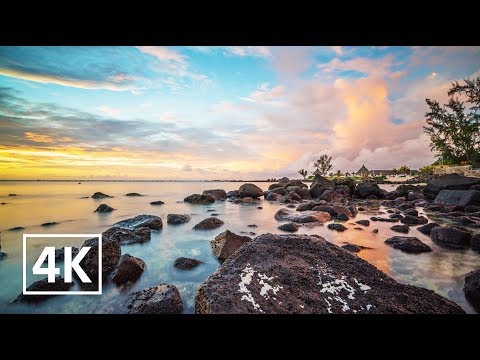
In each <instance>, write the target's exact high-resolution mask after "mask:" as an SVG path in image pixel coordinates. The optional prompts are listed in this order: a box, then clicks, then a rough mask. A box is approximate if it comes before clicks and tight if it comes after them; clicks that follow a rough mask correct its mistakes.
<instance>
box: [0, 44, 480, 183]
mask: <svg viewBox="0 0 480 360" xmlns="http://www.w3.org/2000/svg"><path fill="white" fill-rule="evenodd" d="M479 70H480V48H479V47H368V46H366V47H342V46H332V47H262V46H256V47H248V46H243V47H239V46H236V47H199V46H195V47H161V46H143V47H0V129H1V132H0V167H1V168H2V174H1V175H0V177H1V178H65V179H68V178H79V177H80V178H122V179H123V178H125V179H150V178H154V179H204V178H205V179H231V178H244V179H255V178H265V177H280V176H284V175H286V176H294V175H295V173H296V171H297V170H298V169H300V168H307V169H308V170H313V161H314V160H315V159H316V158H317V157H318V155H320V154H322V153H325V152H326V153H329V154H330V155H332V156H333V159H334V166H335V169H340V170H342V171H355V170H357V168H359V167H360V166H361V165H362V164H363V163H365V165H366V166H367V167H369V168H392V167H398V166H401V165H404V164H405V165H408V166H413V167H419V166H423V165H426V164H429V163H431V162H432V161H433V160H434V154H432V153H431V152H430V151H429V149H428V139H427V138H426V137H425V135H424V134H423V133H422V130H421V127H422V125H424V118H423V115H424V113H425V111H426V107H425V102H424V100H425V97H431V98H436V99H439V100H445V99H446V90H447V89H448V86H449V84H450V82H451V81H453V80H457V79H461V78H464V77H467V76H475V75H478V74H479Z"/></svg>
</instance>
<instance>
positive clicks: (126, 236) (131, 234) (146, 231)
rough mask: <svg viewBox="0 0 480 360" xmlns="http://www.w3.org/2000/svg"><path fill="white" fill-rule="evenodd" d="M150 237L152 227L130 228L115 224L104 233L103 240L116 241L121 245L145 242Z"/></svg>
mask: <svg viewBox="0 0 480 360" xmlns="http://www.w3.org/2000/svg"><path fill="white" fill-rule="evenodd" d="M150 239H151V229H150V228H148V227H140V228H137V229H134V230H130V229H126V228H121V227H118V226H114V227H111V228H110V229H108V230H107V231H105V232H104V233H102V240H111V241H116V242H118V243H119V244H120V245H127V244H136V243H144V242H147V241H150Z"/></svg>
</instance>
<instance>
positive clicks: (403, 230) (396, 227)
mask: <svg viewBox="0 0 480 360" xmlns="http://www.w3.org/2000/svg"><path fill="white" fill-rule="evenodd" d="M390 230H393V231H396V232H400V233H404V234H408V232H409V231H410V227H409V226H408V225H393V226H392V227H391V228H390Z"/></svg>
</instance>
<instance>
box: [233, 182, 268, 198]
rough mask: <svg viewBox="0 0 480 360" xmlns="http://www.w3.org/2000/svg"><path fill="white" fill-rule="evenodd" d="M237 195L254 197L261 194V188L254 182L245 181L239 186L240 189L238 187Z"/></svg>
mask: <svg viewBox="0 0 480 360" xmlns="http://www.w3.org/2000/svg"><path fill="white" fill-rule="evenodd" d="M238 195H239V196H240V197H241V198H244V197H251V198H253V199H254V198H259V197H261V196H263V190H262V189H260V188H259V187H258V186H257V185H255V184H250V183H246V184H243V185H242V186H240V189H238Z"/></svg>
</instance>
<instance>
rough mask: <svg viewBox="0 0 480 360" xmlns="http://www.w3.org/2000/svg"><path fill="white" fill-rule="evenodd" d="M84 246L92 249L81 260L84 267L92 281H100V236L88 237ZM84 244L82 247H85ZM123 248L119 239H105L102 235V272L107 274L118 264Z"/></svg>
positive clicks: (104, 274)
mask: <svg viewBox="0 0 480 360" xmlns="http://www.w3.org/2000/svg"><path fill="white" fill-rule="evenodd" d="M83 246H89V247H91V249H90V250H89V251H88V252H87V254H86V255H85V257H84V258H83V259H82V261H81V262H80V265H81V267H82V269H83V270H84V271H85V273H86V274H87V275H88V277H89V278H90V280H91V281H92V282H94V283H95V282H97V281H98V275H99V274H98V238H93V239H88V240H86V241H85V242H84V243H83ZM83 246H82V247H83ZM121 254H122V250H121V249H120V244H119V242H118V241H115V240H110V239H104V238H103V235H102V274H103V276H107V275H108V274H110V273H111V272H112V271H113V270H114V269H115V267H116V266H117V263H118V260H120V255H121Z"/></svg>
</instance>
